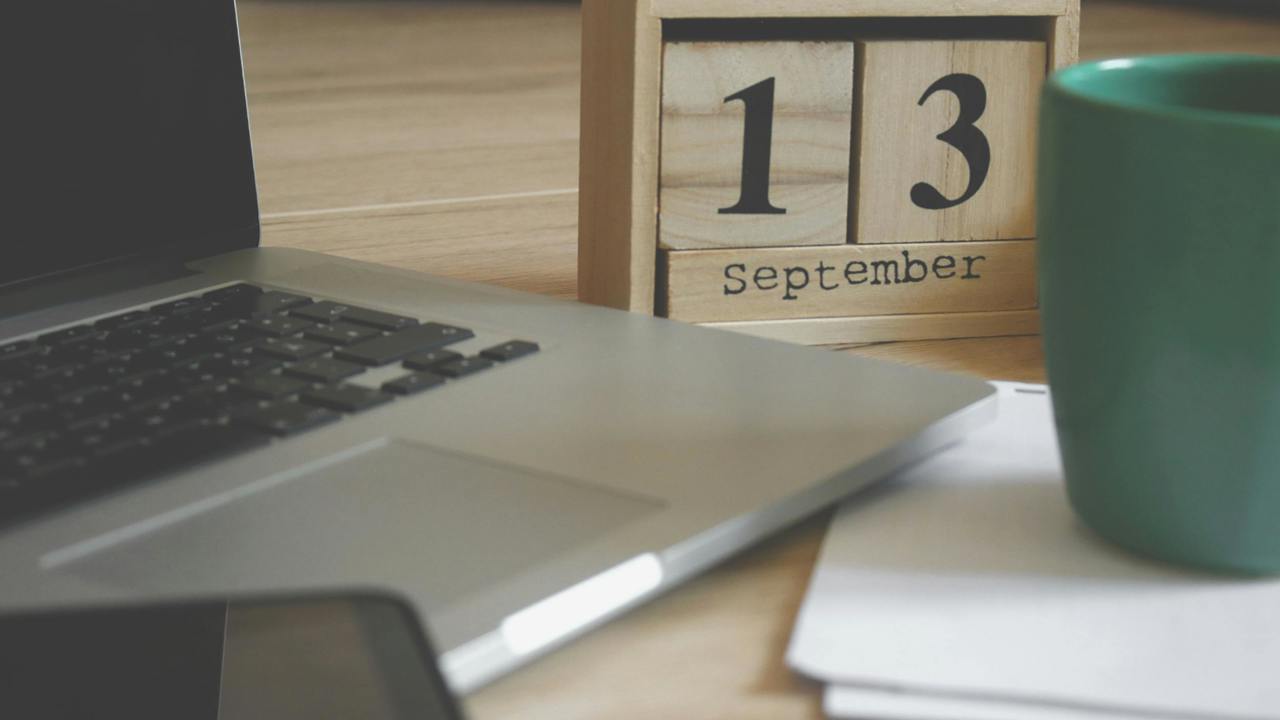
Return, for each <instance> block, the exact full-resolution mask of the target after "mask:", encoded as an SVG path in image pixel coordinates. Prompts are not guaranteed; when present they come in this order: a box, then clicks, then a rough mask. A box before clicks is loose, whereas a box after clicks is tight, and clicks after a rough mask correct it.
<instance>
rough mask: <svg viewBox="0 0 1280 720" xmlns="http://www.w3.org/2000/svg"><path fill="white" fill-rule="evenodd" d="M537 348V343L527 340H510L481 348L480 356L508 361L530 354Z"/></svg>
mask: <svg viewBox="0 0 1280 720" xmlns="http://www.w3.org/2000/svg"><path fill="white" fill-rule="evenodd" d="M538 349H539V348H538V343H535V342H529V341H528V340H511V341H508V342H504V343H502V344H501V345H495V346H493V347H491V348H489V349H487V350H481V351H480V356H481V357H485V358H488V359H490V360H496V361H498V362H508V361H510V360H515V359H516V358H520V357H524V356H525V355H532V354H534V353H536V352H538Z"/></svg>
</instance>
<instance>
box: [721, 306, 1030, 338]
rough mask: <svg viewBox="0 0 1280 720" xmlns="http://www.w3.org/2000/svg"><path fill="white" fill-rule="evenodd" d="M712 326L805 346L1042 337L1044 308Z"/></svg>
mask: <svg viewBox="0 0 1280 720" xmlns="http://www.w3.org/2000/svg"><path fill="white" fill-rule="evenodd" d="M704 324H705V325H706V326H707V327H714V328H719V329H721V330H732V331H734V332H740V333H743V334H745V335H754V336H756V337H762V338H768V339H770V340H782V341H783V342H793V343H800V344H802V345H846V344H852V343H874V342H885V341H888V340H942V339H951V338H973V337H1000V336H1002V335H1038V334H1039V333H1040V311H1039V310H1008V311H1004V312H978V313H929V314H924V315H876V316H872V317H836V318H801V319H798V320H759V321H753V320H745V321H739V322H719V323H704Z"/></svg>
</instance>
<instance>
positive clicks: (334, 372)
mask: <svg viewBox="0 0 1280 720" xmlns="http://www.w3.org/2000/svg"><path fill="white" fill-rule="evenodd" d="M281 372H283V373H284V374H285V375H290V376H293V377H297V378H302V379H303V380H309V381H311V382H321V383H332V382H337V381H339V380H345V379H347V378H349V377H351V376H352V375H359V374H360V373H362V372H364V366H363V365H357V364H355V363H349V362H345V361H342V360H334V359H333V358H312V359H310V360H303V361H301V362H297V363H294V364H292V365H286V366H285V368H284V370H282V371H281Z"/></svg>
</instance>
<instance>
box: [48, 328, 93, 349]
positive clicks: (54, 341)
mask: <svg viewBox="0 0 1280 720" xmlns="http://www.w3.org/2000/svg"><path fill="white" fill-rule="evenodd" d="M92 334H93V326H92V325H76V326H75V327H69V328H63V329H61V330H54V331H53V332H47V333H45V334H43V335H41V336H39V337H38V338H36V339H37V340H39V341H40V342H41V343H42V344H45V345H61V344H62V343H65V342H75V341H76V340H83V339H84V338H86V337H88V336H89V335H92Z"/></svg>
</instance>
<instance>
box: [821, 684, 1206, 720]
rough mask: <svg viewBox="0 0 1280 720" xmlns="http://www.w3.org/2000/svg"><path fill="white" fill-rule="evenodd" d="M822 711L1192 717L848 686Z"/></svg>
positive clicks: (903, 718)
mask: <svg viewBox="0 0 1280 720" xmlns="http://www.w3.org/2000/svg"><path fill="white" fill-rule="evenodd" d="M822 708H823V711H824V712H825V713H826V714H827V717H831V718H839V719H840V720H868V719H873V720H1184V719H1185V718H1187V717H1188V716H1185V715H1181V716H1170V715H1135V714H1134V713H1132V712H1110V711H1106V710H1081V709H1076V708H1068V707H1062V706H1053V705H1043V704H1041V705H1037V704H1034V703H1026V702H1010V701H1000V700H973V699H969V698H955V697H948V696H936V695H919V694H913V693H909V692H893V691H890V690H874V689H868V688H860V687H849V686H844V685H828V686H827V688H826V690H825V691H824V692H823V696H822ZM1195 717H1197V718H1201V717H1206V716H1195Z"/></svg>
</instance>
